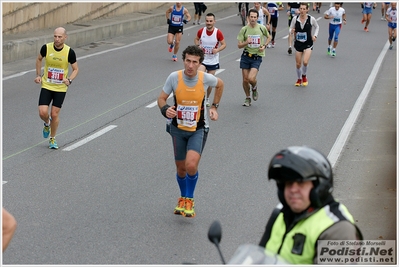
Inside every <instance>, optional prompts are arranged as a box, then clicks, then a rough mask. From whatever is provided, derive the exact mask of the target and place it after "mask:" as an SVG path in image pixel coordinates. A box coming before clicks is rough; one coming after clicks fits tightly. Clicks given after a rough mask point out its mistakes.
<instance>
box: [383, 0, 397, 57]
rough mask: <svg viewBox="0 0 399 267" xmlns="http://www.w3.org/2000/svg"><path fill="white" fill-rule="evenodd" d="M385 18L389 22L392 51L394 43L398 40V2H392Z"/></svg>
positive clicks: (389, 38)
mask: <svg viewBox="0 0 399 267" xmlns="http://www.w3.org/2000/svg"><path fill="white" fill-rule="evenodd" d="M385 18H386V20H387V21H388V40H389V49H390V50H392V48H393V44H392V43H393V42H395V40H396V24H397V23H396V22H397V20H398V11H397V9H396V2H392V3H391V6H390V7H389V8H388V10H387V13H386V14H385Z"/></svg>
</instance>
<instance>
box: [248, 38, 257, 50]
mask: <svg viewBox="0 0 399 267" xmlns="http://www.w3.org/2000/svg"><path fill="white" fill-rule="evenodd" d="M248 37H249V38H251V42H250V43H249V44H248V47H250V48H259V47H260V35H248Z"/></svg>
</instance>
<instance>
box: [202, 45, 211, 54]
mask: <svg viewBox="0 0 399 267" xmlns="http://www.w3.org/2000/svg"><path fill="white" fill-rule="evenodd" d="M202 48H203V50H204V53H205V54H213V52H212V51H213V46H203V47H202Z"/></svg>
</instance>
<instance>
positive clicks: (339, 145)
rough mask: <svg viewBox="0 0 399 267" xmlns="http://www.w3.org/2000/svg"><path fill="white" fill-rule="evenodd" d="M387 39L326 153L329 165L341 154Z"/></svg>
mask: <svg viewBox="0 0 399 267" xmlns="http://www.w3.org/2000/svg"><path fill="white" fill-rule="evenodd" d="M388 47H389V41H387V43H386V44H385V46H384V48H383V49H382V51H381V53H380V55H379V56H378V58H377V60H376V62H375V64H374V67H373V69H372V70H371V73H370V76H369V78H368V79H367V82H366V84H365V85H364V87H363V90H362V92H361V93H360V95H359V97H358V98H357V100H356V103H355V105H354V106H353V109H352V111H351V113H350V114H349V117H348V118H347V119H346V122H345V124H344V126H343V127H342V129H341V132H340V133H339V135H338V137H337V140H336V141H335V143H334V145H333V147H332V148H331V151H330V153H329V154H328V156H327V157H328V159H329V160H330V163H331V166H332V167H334V165H335V163H337V161H338V158H339V156H340V155H341V152H342V149H343V148H344V146H345V144H346V142H347V140H348V137H349V135H350V133H351V132H352V128H353V126H354V124H355V122H356V120H357V118H358V116H359V114H360V111H361V110H362V108H363V105H364V102H365V101H366V99H367V96H368V95H369V93H370V90H371V87H372V86H373V83H374V81H375V77H376V76H377V74H378V71H379V69H380V67H381V64H382V61H383V59H384V57H385V54H386V52H387V51H388Z"/></svg>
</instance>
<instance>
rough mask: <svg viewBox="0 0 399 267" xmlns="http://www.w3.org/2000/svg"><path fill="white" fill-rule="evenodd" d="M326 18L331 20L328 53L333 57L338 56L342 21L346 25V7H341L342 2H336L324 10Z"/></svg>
mask: <svg viewBox="0 0 399 267" xmlns="http://www.w3.org/2000/svg"><path fill="white" fill-rule="evenodd" d="M324 18H325V19H329V20H330V24H329V29H328V48H327V54H328V55H331V56H332V57H335V56H336V51H335V49H336V48H337V45H338V35H339V33H340V32H341V27H342V23H343V24H344V25H346V14H345V9H343V8H342V7H341V3H335V4H334V6H333V7H330V9H329V10H327V11H326V12H324ZM333 36H334V44H333V47H332V50H331V41H332V39H333Z"/></svg>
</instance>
